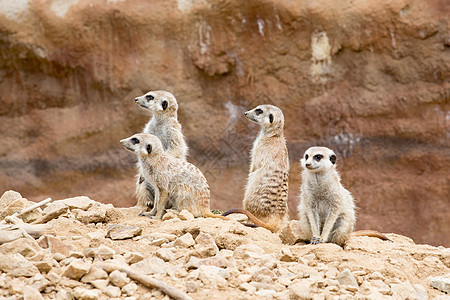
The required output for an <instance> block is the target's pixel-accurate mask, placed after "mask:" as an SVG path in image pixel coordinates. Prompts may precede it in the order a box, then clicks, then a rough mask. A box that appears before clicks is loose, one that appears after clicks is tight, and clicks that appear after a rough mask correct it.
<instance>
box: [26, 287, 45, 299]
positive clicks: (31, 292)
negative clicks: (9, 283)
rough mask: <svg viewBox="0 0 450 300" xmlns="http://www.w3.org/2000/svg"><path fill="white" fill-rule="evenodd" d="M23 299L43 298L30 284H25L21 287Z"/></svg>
mask: <svg viewBox="0 0 450 300" xmlns="http://www.w3.org/2000/svg"><path fill="white" fill-rule="evenodd" d="M23 299H24V300H41V299H42V300H43V299H44V297H42V295H41V293H40V292H39V291H38V290H37V289H36V288H34V287H32V286H29V285H27V286H25V287H24V289H23Z"/></svg>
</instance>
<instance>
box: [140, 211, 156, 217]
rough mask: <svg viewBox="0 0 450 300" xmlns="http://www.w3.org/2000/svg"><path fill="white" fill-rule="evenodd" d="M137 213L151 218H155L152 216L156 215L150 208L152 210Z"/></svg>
mask: <svg viewBox="0 0 450 300" xmlns="http://www.w3.org/2000/svg"><path fill="white" fill-rule="evenodd" d="M139 215H140V216H144V217H149V218H151V219H155V218H154V216H155V215H156V211H154V210H152V211H147V212H142V213H140V214H139Z"/></svg>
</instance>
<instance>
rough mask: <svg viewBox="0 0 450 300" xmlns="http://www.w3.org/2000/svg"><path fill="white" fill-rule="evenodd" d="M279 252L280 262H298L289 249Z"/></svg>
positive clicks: (282, 249) (285, 248)
mask: <svg viewBox="0 0 450 300" xmlns="http://www.w3.org/2000/svg"><path fill="white" fill-rule="evenodd" d="M280 252H281V257H280V260H281V261H287V262H293V261H297V260H298V258H297V257H295V256H294V255H293V254H292V251H291V249H289V248H288V247H283V248H281V251H280Z"/></svg>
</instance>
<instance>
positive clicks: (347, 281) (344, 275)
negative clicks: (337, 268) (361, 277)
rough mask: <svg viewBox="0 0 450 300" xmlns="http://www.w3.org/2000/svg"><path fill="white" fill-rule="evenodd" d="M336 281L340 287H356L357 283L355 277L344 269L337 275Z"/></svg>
mask: <svg viewBox="0 0 450 300" xmlns="http://www.w3.org/2000/svg"><path fill="white" fill-rule="evenodd" d="M337 280H338V281H339V283H340V284H342V285H350V286H355V287H358V282H357V281H356V278H355V276H354V275H353V274H352V272H350V270H349V269H345V270H344V271H342V272H341V273H340V274H339V275H338V277H337Z"/></svg>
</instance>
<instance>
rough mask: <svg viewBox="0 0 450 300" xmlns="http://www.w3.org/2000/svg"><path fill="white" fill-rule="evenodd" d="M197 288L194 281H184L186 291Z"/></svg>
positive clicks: (191, 291)
mask: <svg viewBox="0 0 450 300" xmlns="http://www.w3.org/2000/svg"><path fill="white" fill-rule="evenodd" d="M197 289H198V285H197V283H195V281H187V282H186V292H187V293H195V292H196V291H197Z"/></svg>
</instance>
